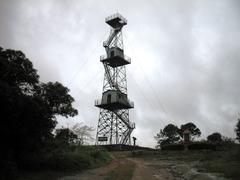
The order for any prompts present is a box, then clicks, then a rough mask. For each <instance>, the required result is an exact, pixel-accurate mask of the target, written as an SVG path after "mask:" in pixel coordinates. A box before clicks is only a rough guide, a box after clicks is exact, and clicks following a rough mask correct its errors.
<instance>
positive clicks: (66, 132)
mask: <svg viewBox="0 0 240 180" xmlns="http://www.w3.org/2000/svg"><path fill="white" fill-rule="evenodd" d="M77 138H78V137H77V135H76V134H75V133H74V132H73V131H72V130H70V129H68V128H62V129H57V130H56V136H55V139H56V140H57V141H59V142H60V143H61V144H63V145H71V144H74V143H75V142H76V140H77Z"/></svg>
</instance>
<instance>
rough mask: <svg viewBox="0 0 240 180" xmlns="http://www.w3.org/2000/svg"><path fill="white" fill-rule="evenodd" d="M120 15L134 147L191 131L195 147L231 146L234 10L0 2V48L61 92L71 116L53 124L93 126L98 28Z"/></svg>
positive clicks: (235, 107)
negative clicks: (217, 141) (199, 138)
mask: <svg viewBox="0 0 240 180" xmlns="http://www.w3.org/2000/svg"><path fill="white" fill-rule="evenodd" d="M116 11H119V12H120V13H122V14H123V16H125V17H126V18H127V19H128V22H129V23H128V25H127V26H126V27H125V28H124V30H123V33H124V34H125V35H124V44H125V48H126V50H125V51H126V54H127V55H129V56H130V57H131V58H132V64H131V65H130V66H128V67H127V69H128V71H127V72H128V74H127V75H128V91H129V98H130V99H132V100H134V101H135V109H134V110H131V112H130V118H131V120H132V121H135V122H136V125H137V126H136V127H137V129H136V130H135V131H134V132H133V135H134V136H137V138H138V143H139V144H140V145H145V146H152V147H153V146H154V145H155V144H154V143H155V141H154V139H153V136H154V134H156V133H157V132H158V131H159V129H160V128H163V127H164V126H165V125H166V124H168V123H175V124H177V125H181V124H182V123H186V122H189V121H192V122H194V123H195V124H197V126H199V127H200V129H201V130H202V132H203V137H206V136H207V135H208V134H209V133H212V132H214V131H220V132H221V133H222V134H224V135H227V136H231V137H234V132H233V128H234V125H235V123H236V114H237V112H239V106H240V98H239V91H240V81H239V78H238V76H239V68H240V52H239V49H240V44H239V41H240V21H239V18H240V4H239V1H237V0H222V1H214V0H213V1H200V0H199V1H190V0H186V1H181V2H180V1H175V0H172V1H165V0H150V1H144V0H142V1H126V0H125V1H111V0H106V1H93V0H91V1H77V0H71V1H58V0H51V1H37V3H36V2H34V1H30V0H23V1H17V0H15V1H14V0H12V1H7V0H0V24H1V27H0V46H3V47H4V48H12V49H20V50H22V51H23V52H25V54H26V55H27V56H28V57H29V58H30V59H31V60H32V61H33V63H34V66H35V67H36V68H37V69H38V70H39V71H38V72H39V74H40V76H41V79H42V81H55V80H58V81H61V82H62V83H63V84H65V85H69V88H70V89H71V94H72V95H73V97H74V98H75V99H76V102H75V105H76V107H77V108H78V110H79V113H80V114H79V116H77V117H75V118H73V119H72V120H66V119H64V118H59V121H60V124H67V123H70V122H71V123H75V122H79V121H84V122H85V123H87V124H89V125H92V126H95V127H96V125H97V120H98V112H99V110H98V109H97V108H95V107H94V106H93V104H94V99H96V98H100V96H101V90H102V81H103V67H102V64H101V63H100V62H99V56H100V55H102V54H104V53H105V52H104V48H103V47H102V41H103V40H104V39H105V38H106V37H107V35H108V33H109V28H108V26H107V25H106V24H105V23H104V18H105V17H106V16H108V15H110V14H112V13H114V12H116Z"/></svg>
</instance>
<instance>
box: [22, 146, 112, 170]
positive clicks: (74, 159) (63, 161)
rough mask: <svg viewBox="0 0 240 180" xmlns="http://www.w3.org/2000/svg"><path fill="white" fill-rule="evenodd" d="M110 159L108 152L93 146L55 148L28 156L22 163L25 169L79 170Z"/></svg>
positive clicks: (98, 164) (95, 165)
mask: <svg viewBox="0 0 240 180" xmlns="http://www.w3.org/2000/svg"><path fill="white" fill-rule="evenodd" d="M110 160H111V157H110V155H109V153H108V152H107V151H105V150H98V149H96V148H94V147H90V146H89V147H85V146H76V147H75V148H65V149H55V150H53V151H51V152H48V153H41V154H36V155H34V156H31V157H28V158H27V159H26V161H25V162H23V163H22V167H21V168H22V169H26V170H33V171H39V170H55V171H59V170H60V171H76V170H77V171H81V170H83V169H87V168H93V167H97V166H101V165H103V164H106V163H107V162H109V161H110Z"/></svg>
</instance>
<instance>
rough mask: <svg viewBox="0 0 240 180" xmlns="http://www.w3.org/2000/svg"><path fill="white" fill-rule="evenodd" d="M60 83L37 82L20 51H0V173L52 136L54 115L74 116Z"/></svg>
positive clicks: (35, 150)
mask: <svg viewBox="0 0 240 180" xmlns="http://www.w3.org/2000/svg"><path fill="white" fill-rule="evenodd" d="M68 92H69V90H68V89H67V88H66V87H64V86H63V85H62V84H61V83H59V82H56V83H51V82H50V83H46V84H45V83H40V82H39V76H38V74H37V70H36V69H34V68H33V65H32V63H31V61H30V60H29V59H28V58H26V56H25V55H24V54H23V53H22V52H21V51H15V50H4V49H3V48H0V113H1V127H2V129H1V131H0V139H1V150H0V155H1V162H0V164H1V170H3V169H8V167H6V166H7V165H8V164H15V165H20V164H21V162H23V161H24V160H25V157H26V156H30V155H31V154H32V155H33V154H36V153H38V151H39V150H40V149H41V148H42V147H44V145H45V144H46V142H48V141H49V140H50V139H51V138H53V136H52V133H51V132H52V130H53V128H54V127H55V126H56V121H55V115H63V116H65V117H68V116H74V115H76V114H77V110H76V109H74V108H73V107H72V102H73V98H72V97H71V96H70V95H69V94H68Z"/></svg>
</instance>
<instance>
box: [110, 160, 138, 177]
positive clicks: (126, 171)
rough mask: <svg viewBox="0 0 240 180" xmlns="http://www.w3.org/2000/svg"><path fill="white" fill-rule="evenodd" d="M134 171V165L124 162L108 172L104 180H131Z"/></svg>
mask: <svg viewBox="0 0 240 180" xmlns="http://www.w3.org/2000/svg"><path fill="white" fill-rule="evenodd" d="M134 169H135V164H134V163H133V162H130V161H126V162H124V163H121V164H119V165H118V166H117V168H115V169H114V170H112V171H111V172H109V173H108V174H107V176H106V178H105V180H131V179H132V176H133V172H134Z"/></svg>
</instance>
